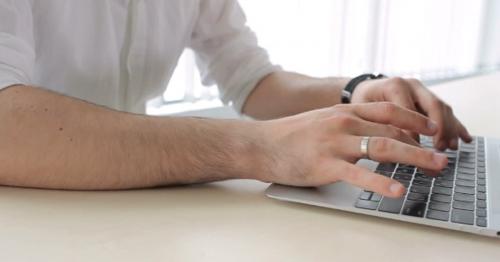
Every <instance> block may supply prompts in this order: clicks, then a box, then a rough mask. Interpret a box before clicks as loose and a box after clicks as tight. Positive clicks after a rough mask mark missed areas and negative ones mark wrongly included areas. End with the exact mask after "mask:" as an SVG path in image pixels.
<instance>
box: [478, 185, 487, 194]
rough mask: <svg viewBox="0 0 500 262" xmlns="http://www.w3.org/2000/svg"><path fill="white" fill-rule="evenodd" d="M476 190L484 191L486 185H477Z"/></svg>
mask: <svg viewBox="0 0 500 262" xmlns="http://www.w3.org/2000/svg"><path fill="white" fill-rule="evenodd" d="M477 192H483V193H485V192H486V186H477Z"/></svg>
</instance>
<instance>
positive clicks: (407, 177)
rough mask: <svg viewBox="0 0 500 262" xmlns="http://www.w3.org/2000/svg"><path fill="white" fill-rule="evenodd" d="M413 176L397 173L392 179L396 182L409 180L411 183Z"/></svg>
mask: <svg viewBox="0 0 500 262" xmlns="http://www.w3.org/2000/svg"><path fill="white" fill-rule="evenodd" d="M412 177H413V176H412V175H408V174H400V173H395V174H394V176H393V177H392V178H393V179H396V180H398V181H399V180H408V181H410V180H411V179H412Z"/></svg>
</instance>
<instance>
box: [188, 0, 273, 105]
mask: <svg viewBox="0 0 500 262" xmlns="http://www.w3.org/2000/svg"><path fill="white" fill-rule="evenodd" d="M245 24H246V17H245V14H244V13H243V10H242V9H241V7H240V5H239V4H238V2H237V1H236V0H202V1H200V9H199V14H198V20H197V23H196V25H195V28H194V30H193V35H192V38H191V44H190V47H191V48H192V49H193V50H194V51H195V53H196V62H197V65H198V67H199V69H200V72H201V79H202V81H203V84H205V85H211V84H214V83H216V84H217V86H218V88H219V91H220V94H221V99H222V101H223V102H224V103H225V104H232V105H233V107H234V108H235V109H236V110H237V111H238V112H241V110H242V107H243V106H244V104H245V101H246V99H247V97H248V95H249V94H250V93H251V91H252V90H253V89H254V88H255V86H256V85H257V83H258V82H259V81H260V80H261V79H262V78H263V77H264V76H266V75H268V74H270V73H272V72H274V71H278V70H281V69H280V67H278V66H275V65H273V64H271V62H270V61H269V56H268V54H267V52H266V50H264V49H263V48H261V47H259V45H258V43H257V38H256V36H255V34H254V33H253V32H252V31H251V30H250V28H248V27H247V26H246V25H245Z"/></svg>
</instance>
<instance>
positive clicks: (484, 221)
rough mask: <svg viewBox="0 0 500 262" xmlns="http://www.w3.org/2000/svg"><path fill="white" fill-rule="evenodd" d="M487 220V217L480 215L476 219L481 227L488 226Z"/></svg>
mask: <svg viewBox="0 0 500 262" xmlns="http://www.w3.org/2000/svg"><path fill="white" fill-rule="evenodd" d="M486 224H487V221H486V218H485V217H478V218H477V220H476V225H477V226H480V227H486Z"/></svg>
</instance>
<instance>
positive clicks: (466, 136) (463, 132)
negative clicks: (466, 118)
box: [456, 119, 472, 143]
mask: <svg viewBox="0 0 500 262" xmlns="http://www.w3.org/2000/svg"><path fill="white" fill-rule="evenodd" d="M456 122H457V126H458V127H457V128H458V135H459V136H460V138H461V139H462V140H463V141H464V142H466V143H470V142H472V136H471V135H470V133H469V131H467V128H465V126H464V125H463V124H462V123H461V122H460V121H459V120H458V119H456Z"/></svg>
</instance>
